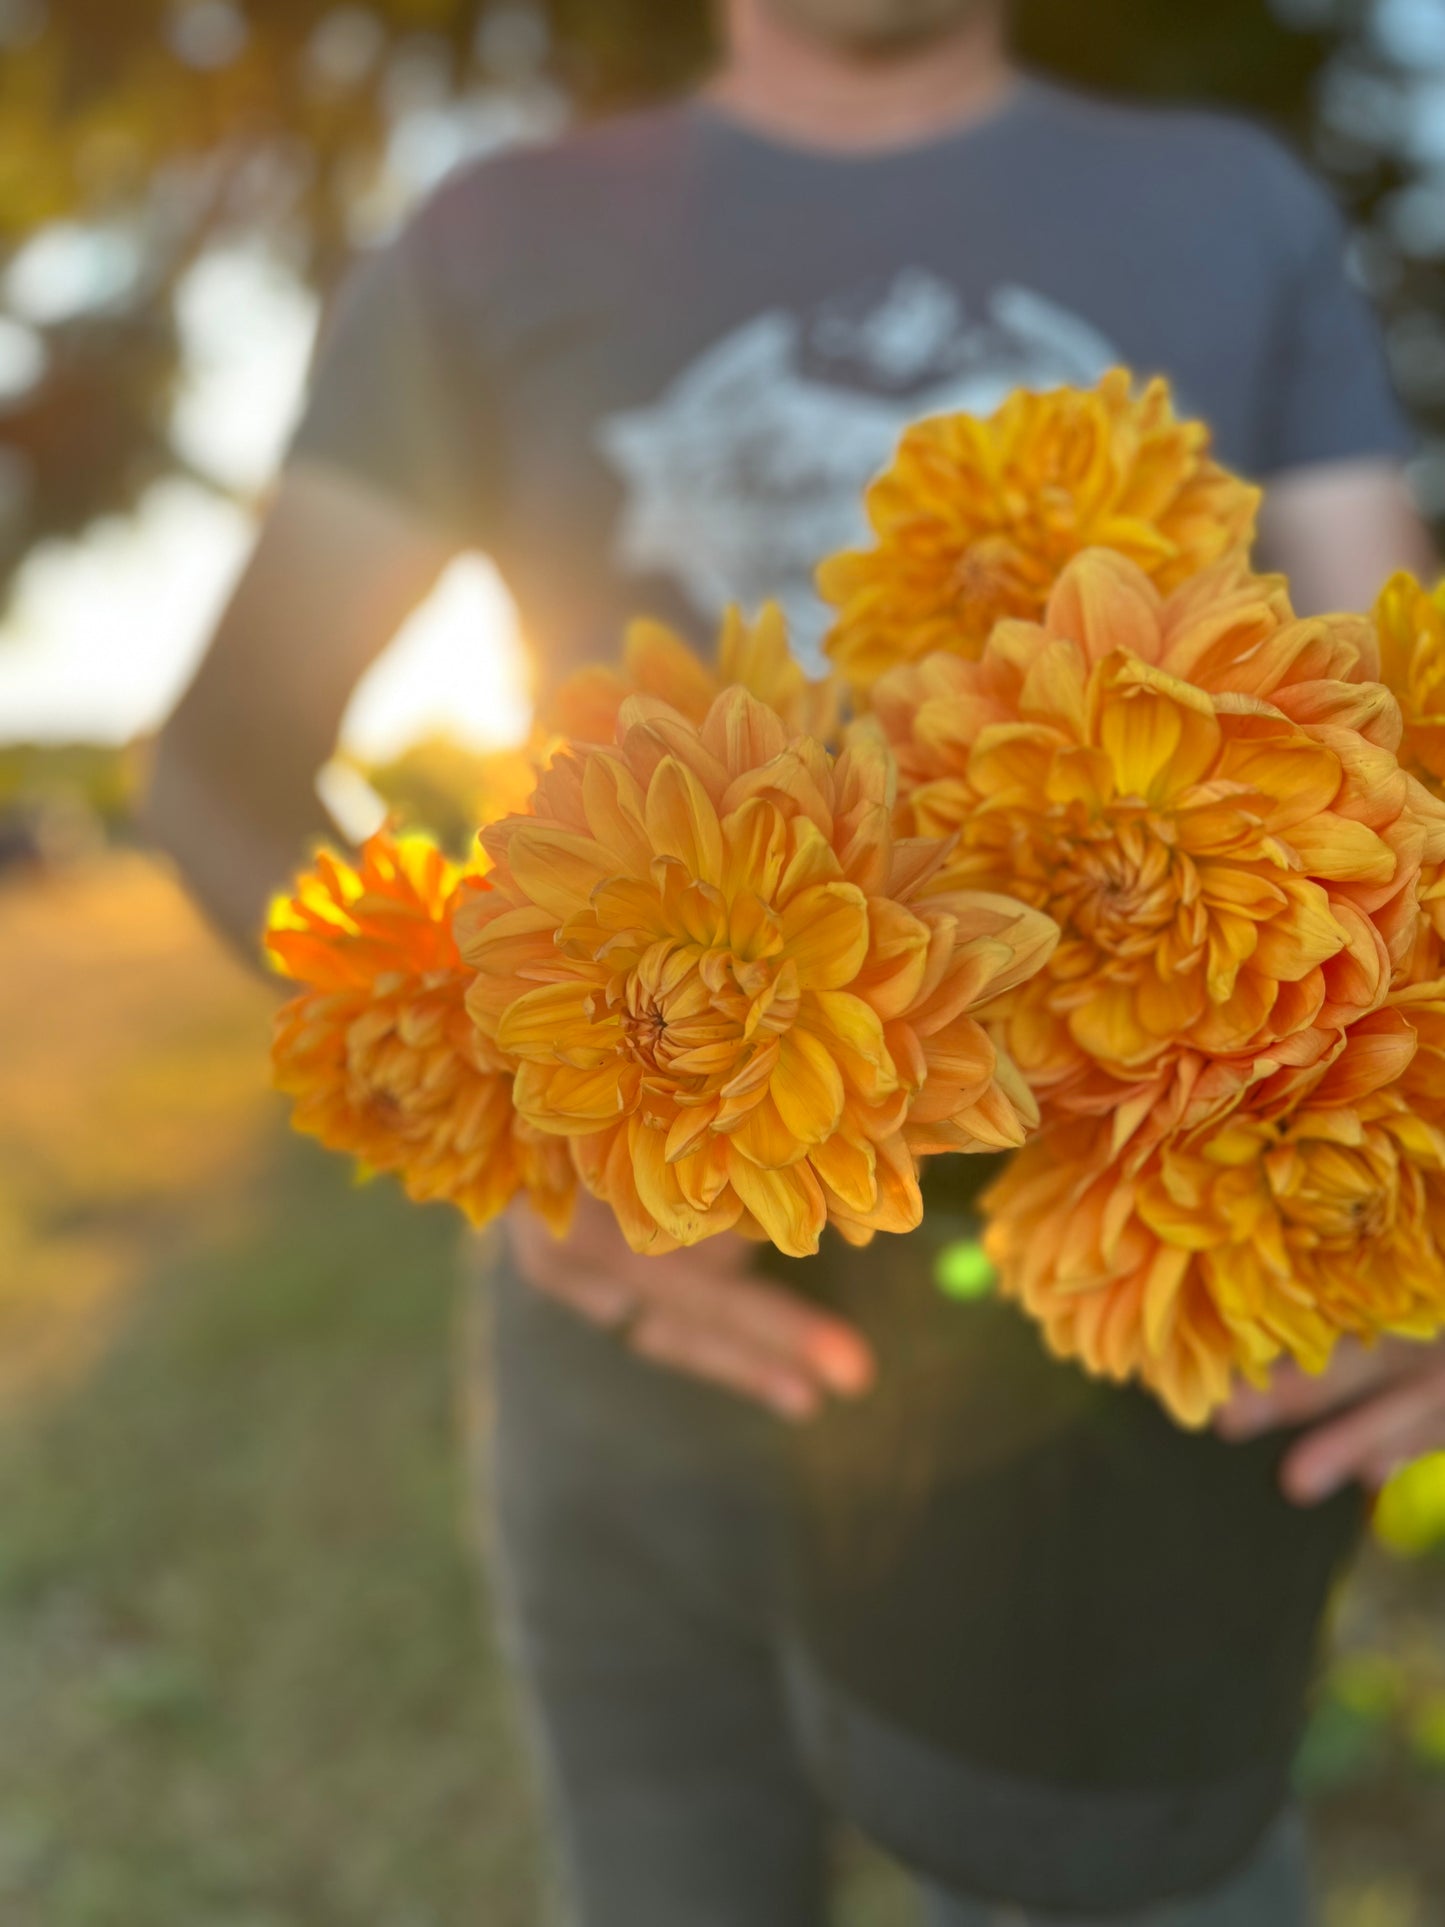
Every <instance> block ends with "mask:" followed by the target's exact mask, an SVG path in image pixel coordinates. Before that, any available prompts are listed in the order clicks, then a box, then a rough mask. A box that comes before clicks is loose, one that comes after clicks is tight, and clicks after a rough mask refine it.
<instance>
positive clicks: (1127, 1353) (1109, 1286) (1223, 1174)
mask: <svg viewBox="0 0 1445 1927" xmlns="http://www.w3.org/2000/svg"><path fill="white" fill-rule="evenodd" d="M1430 1023H1431V1024H1432V1025H1433V1027H1434V1030H1435V1041H1433V1042H1432V1044H1431V1047H1430V1048H1431V1057H1432V1063H1431V1065H1430V1067H1429V1072H1428V1073H1427V1075H1428V1076H1429V1077H1430V1079H1431V1080H1432V1081H1433V1083H1434V1088H1435V1091H1436V1102H1435V1104H1434V1107H1433V1115H1432V1116H1426V1115H1422V1114H1421V1112H1420V1111H1418V1110H1416V1109H1415V1108H1413V1107H1412V1103H1411V1101H1410V1096H1411V1087H1410V1084H1409V1081H1408V1078H1406V1079H1405V1081H1404V1082H1403V1083H1402V1082H1401V1079H1402V1077H1404V1074H1405V1072H1406V1070H1407V1067H1408V1066H1409V1064H1410V1062H1411V1059H1412V1056H1413V1055H1414V1053H1415V1052H1416V1046H1417V1033H1416V1027H1415V1025H1414V1023H1412V1022H1409V1021H1407V1020H1406V1013H1403V1012H1398V1011H1394V1010H1386V1011H1381V1012H1378V1013H1376V1014H1375V1015H1374V1016H1372V1017H1368V1018H1366V1019H1364V1020H1363V1021H1362V1023H1361V1024H1360V1025H1358V1026H1356V1028H1355V1030H1354V1031H1353V1032H1352V1033H1351V1035H1350V1037H1349V1038H1348V1040H1346V1041H1345V1042H1344V1044H1343V1046H1342V1048H1341V1049H1340V1051H1339V1052H1338V1054H1337V1056H1336V1057H1335V1059H1334V1061H1333V1063H1332V1064H1331V1065H1330V1066H1329V1067H1328V1068H1327V1069H1326V1070H1325V1071H1323V1073H1322V1074H1320V1075H1319V1076H1318V1077H1317V1079H1316V1081H1315V1085H1314V1088H1313V1090H1312V1091H1311V1092H1310V1093H1309V1094H1308V1095H1307V1096H1305V1097H1304V1098H1303V1100H1301V1101H1298V1102H1295V1103H1294V1104H1292V1105H1289V1106H1287V1107H1286V1108H1284V1109H1278V1108H1275V1107H1274V1106H1272V1105H1270V1104H1269V1103H1268V1102H1267V1101H1261V1102H1251V1104H1250V1105H1249V1107H1248V1108H1247V1109H1244V1108H1241V1109H1240V1110H1239V1111H1237V1112H1235V1113H1234V1114H1232V1115H1230V1116H1228V1117H1226V1118H1224V1119H1223V1120H1221V1121H1219V1122H1217V1123H1215V1124H1213V1125H1211V1126H1209V1127H1208V1128H1207V1129H1205V1130H1203V1131H1200V1132H1196V1133H1189V1134H1185V1133H1181V1134H1178V1135H1176V1136H1174V1137H1171V1138H1170V1139H1168V1140H1166V1141H1165V1142H1164V1143H1162V1144H1160V1145H1156V1146H1155V1147H1154V1148H1153V1149H1152V1150H1151V1151H1150V1152H1149V1153H1148V1155H1147V1156H1146V1157H1145V1158H1143V1159H1142V1160H1125V1161H1123V1162H1120V1161H1118V1160H1116V1159H1115V1158H1114V1157H1113V1155H1112V1153H1111V1145H1110V1133H1109V1130H1108V1127H1107V1125H1106V1124H1105V1123H1104V1122H1103V1121H1102V1120H1101V1121H1098V1122H1094V1121H1091V1120H1080V1121H1076V1122H1073V1123H1068V1124H1065V1125H1063V1126H1060V1127H1057V1128H1055V1129H1053V1130H1049V1131H1046V1132H1045V1133H1044V1134H1043V1135H1042V1136H1041V1137H1039V1138H1037V1139H1035V1140H1034V1141H1033V1143H1031V1144H1030V1145H1029V1146H1028V1147H1027V1148H1026V1149H1025V1150H1024V1151H1022V1152H1021V1153H1020V1154H1019V1156H1018V1157H1017V1158H1016V1159H1015V1160H1014V1162H1013V1164H1012V1165H1011V1166H1010V1168H1009V1170H1008V1171H1007V1172H1006V1173H1005V1174H1004V1176H1003V1178H1002V1179H1001V1181H1000V1182H999V1183H998V1184H996V1185H995V1186H994V1187H993V1189H992V1191H991V1192H990V1193H989V1196H988V1198H987V1199H986V1200H985V1206H986V1209H987V1210H988V1211H989V1213H990V1224H989V1229H988V1232H987V1237H986V1243H987V1248H988V1251H989V1253H990V1255H991V1257H992V1258H993V1261H994V1263H995V1264H996V1265H997V1266H998V1269H999V1274H1000V1281H1001V1286H1002V1288H1003V1290H1004V1291H1006V1292H1007V1293H1009V1294H1010V1295H1012V1296H1014V1297H1016V1298H1018V1299H1019V1300H1020V1301H1021V1302H1022V1304H1023V1307H1024V1309H1025V1310H1026V1311H1027V1312H1028V1313H1029V1314H1030V1315H1031V1316H1032V1317H1033V1318H1035V1319H1037V1320H1038V1322H1039V1324H1040V1325H1041V1326H1042V1328H1043V1331H1044V1334H1045V1337H1046V1339H1047V1342H1048V1344H1049V1346H1050V1348H1051V1349H1052V1350H1053V1351H1054V1352H1055V1353H1056V1354H1057V1355H1058V1356H1060V1357H1066V1358H1076V1359H1078V1360H1080V1361H1081V1362H1082V1364H1083V1365H1084V1366H1085V1367H1086V1368H1087V1369H1088V1370H1089V1371H1091V1372H1093V1373H1094V1374H1096V1375H1098V1376H1100V1377H1106V1378H1112V1379H1116V1380H1125V1379H1131V1378H1137V1379H1139V1380H1140V1381H1142V1382H1143V1383H1144V1384H1146V1385H1148V1386H1149V1387H1151V1388H1152V1389H1153V1390H1154V1391H1155V1392H1156V1393H1157V1394H1158V1396H1159V1397H1160V1399H1161V1400H1162V1401H1163V1403H1164V1404H1165V1405H1166V1406H1167V1407H1168V1409H1169V1410H1170V1411H1171V1412H1172V1413H1173V1414H1174V1416H1175V1417H1176V1418H1178V1419H1179V1420H1180V1421H1181V1422H1182V1423H1184V1424H1186V1425H1201V1424H1203V1423H1204V1422H1205V1420H1206V1419H1207V1418H1208V1417H1209V1415H1210V1413H1211V1412H1212V1411H1214V1410H1215V1409H1216V1407H1218V1406H1219V1405H1221V1404H1222V1403H1223V1402H1224V1401H1225V1400H1226V1399H1227V1398H1228V1397H1229V1395H1230V1392H1231V1390H1232V1381H1233V1378H1234V1375H1235V1374H1236V1373H1241V1374H1243V1375H1244V1376H1245V1377H1246V1378H1248V1379H1249V1380H1251V1381H1252V1382H1254V1383H1256V1384H1261V1383H1263V1382H1264V1380H1265V1377H1266V1375H1267V1372H1268V1369H1269V1367H1270V1366H1271V1365H1272V1364H1273V1363H1274V1362H1275V1361H1276V1360H1277V1359H1279V1358H1280V1357H1282V1356H1285V1355H1288V1356H1290V1357H1292V1358H1294V1359H1295V1360H1297V1361H1298V1362H1299V1363H1300V1364H1301V1365H1303V1366H1304V1367H1305V1369H1306V1370H1309V1371H1313V1372H1319V1371H1323V1370H1324V1368H1325V1366H1326V1365H1327V1364H1328V1362H1329V1359H1330V1355H1331V1352H1332V1350H1333V1348H1334V1345H1335V1343H1336V1341H1337V1340H1338V1339H1339V1338H1340V1337H1342V1336H1346V1335H1348V1336H1350V1337H1353V1338H1357V1339H1362V1340H1365V1341H1367V1342H1368V1341H1369V1340H1371V1339H1373V1338H1375V1337H1378V1336H1380V1335H1382V1334H1385V1333H1394V1334H1397V1335H1401V1336H1406V1337H1412V1338H1429V1337H1433V1336H1434V1335H1436V1334H1437V1333H1438V1332H1439V1331H1440V1330H1441V1328H1442V1326H1445V1130H1442V1128H1441V1117H1440V1111H1441V1106H1440V1103H1439V1093H1440V1089H1441V1085H1440V1066H1441V1062H1442V1058H1441V1056H1440V1053H1439V1048H1438V1038H1439V1035H1440V1028H1441V1025H1440V1013H1439V1010H1438V1009H1437V1010H1435V1011H1434V1012H1432V1013H1431V1017H1430Z"/></svg>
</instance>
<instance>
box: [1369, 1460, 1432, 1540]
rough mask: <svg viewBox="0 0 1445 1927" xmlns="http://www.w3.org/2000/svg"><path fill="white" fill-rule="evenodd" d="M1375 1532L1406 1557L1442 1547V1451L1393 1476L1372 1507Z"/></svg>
mask: <svg viewBox="0 0 1445 1927" xmlns="http://www.w3.org/2000/svg"><path fill="white" fill-rule="evenodd" d="M1375 1533H1376V1536H1377V1537H1378V1538H1379V1540H1380V1541H1381V1543H1382V1544H1383V1545H1386V1546H1388V1547H1389V1548H1390V1550H1391V1551H1392V1552H1397V1553H1400V1554H1402V1555H1404V1556H1405V1557H1407V1558H1408V1557H1411V1556H1414V1555H1418V1554H1420V1553H1424V1552H1433V1551H1435V1550H1436V1549H1437V1548H1445V1452H1435V1453H1432V1454H1431V1455H1430V1457H1429V1458H1426V1459H1420V1460H1419V1461H1418V1462H1417V1463H1416V1464H1414V1465H1411V1466H1407V1467H1406V1469H1405V1470H1404V1471H1403V1472H1399V1473H1397V1474H1396V1475H1395V1477H1394V1478H1393V1479H1392V1480H1391V1481H1390V1483H1389V1485H1388V1486H1386V1488H1385V1490H1384V1492H1383V1493H1382V1494H1381V1496H1380V1503H1379V1505H1378V1506H1377V1507H1376V1510H1375Z"/></svg>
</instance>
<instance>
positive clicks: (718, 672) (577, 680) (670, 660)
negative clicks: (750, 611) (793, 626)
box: [553, 602, 840, 743]
mask: <svg viewBox="0 0 1445 1927" xmlns="http://www.w3.org/2000/svg"><path fill="white" fill-rule="evenodd" d="M734 685H738V686H740V687H742V688H743V689H746V690H747V691H748V692H749V693H750V694H751V695H753V696H756V697H757V699H758V701H759V702H761V703H766V705H767V706H768V708H769V709H772V710H775V711H776V712H777V714H778V715H779V716H781V717H782V719H783V722H784V723H785V724H786V725H787V727H788V730H789V731H790V732H791V733H792V734H793V735H802V736H813V737H816V738H817V739H818V740H819V741H820V742H826V741H828V740H830V739H831V737H832V736H833V735H834V734H835V732H836V730H837V727H838V719H839V708H840V690H839V685H838V682H837V679H836V677H832V676H828V677H825V678H824V679H823V680H822V681H821V682H814V681H812V680H810V678H809V677H808V676H806V675H805V674H804V672H803V669H802V667H801V665H800V664H799V662H798V661H797V659H796V657H795V656H794V655H793V653H792V651H791V650H790V649H789V647H788V623H787V617H786V616H785V615H784V614H783V612H782V610H781V609H780V608H779V607H778V605H777V604H776V603H775V602H769V603H765V604H764V606H763V609H762V611H761V613H760V614H759V616H758V619H757V621H756V622H753V623H749V622H747V621H745V620H744V618H743V615H742V612H741V610H739V609H736V608H732V609H729V610H728V612H727V614H726V616H725V617H724V618H723V623H722V628H721V629H720V631H719V632H718V643H717V654H716V658H715V661H714V663H713V666H712V667H711V668H709V667H708V665H707V664H706V663H704V662H701V661H699V659H698V657H697V655H696V653H695V652H694V651H693V650H692V649H691V648H690V647H689V646H688V644H687V643H686V642H685V641H684V640H683V638H682V637H681V636H679V635H678V634H677V633H676V632H675V631H674V630H672V629H668V628H666V627H665V626H664V625H663V624H662V623H660V622H645V621H644V622H634V623H632V624H630V626H629V627H628V630H627V635H626V639H625V641H624V645H623V661H622V667H621V669H610V668H606V667H603V666H601V665H593V666H591V667H589V668H586V669H580V670H578V671H577V673H576V674H575V675H574V676H570V677H569V678H568V679H567V681H566V682H565V683H563V685H562V687H561V689H560V690H558V692H557V698H556V702H555V704H554V710H553V719H554V721H555V723H556V727H557V731H558V734H559V735H561V736H563V737H565V738H567V739H568V740H569V741H571V742H574V743H610V742H612V741H613V739H614V737H615V736H616V734H617V718H618V713H619V712H620V710H621V708H622V705H623V703H624V702H626V700H627V698H628V697H629V696H654V697H656V698H657V699H658V701H660V702H664V703H666V704H667V705H668V706H669V707H670V708H672V709H675V710H677V711H678V712H679V713H680V714H681V715H683V716H686V717H687V719H688V721H689V722H692V723H696V724H697V725H698V726H699V727H701V725H702V724H703V722H704V721H705V720H706V718H707V713H708V711H709V709H711V707H712V705H713V703H714V702H715V701H716V700H717V698H718V697H719V696H720V695H721V694H722V692H723V690H724V689H729V688H732V687H733V686H734Z"/></svg>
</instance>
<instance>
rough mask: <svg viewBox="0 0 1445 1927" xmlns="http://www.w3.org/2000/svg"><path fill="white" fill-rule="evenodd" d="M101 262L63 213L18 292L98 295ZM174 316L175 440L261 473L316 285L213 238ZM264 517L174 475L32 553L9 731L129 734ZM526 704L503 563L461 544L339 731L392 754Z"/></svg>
mask: <svg viewBox="0 0 1445 1927" xmlns="http://www.w3.org/2000/svg"><path fill="white" fill-rule="evenodd" d="M26 254H29V256H30V258H29V259H28V260H27V259H26V258H25V255H26ZM89 266H90V269H91V271H92V273H93V275H98V274H100V273H101V272H102V271H104V272H107V273H115V272H118V263H117V262H116V261H115V259H114V258H113V250H112V251H111V252H109V253H107V252H106V250H105V249H104V248H102V247H99V246H98V247H97V248H96V249H95V251H94V253H93V254H91V255H90V257H89ZM86 269H87V254H86V236H85V235H84V233H83V232H79V231H74V230H68V231H66V232H65V233H64V234H63V235H60V236H56V235H55V234H54V233H52V234H51V235H50V236H49V237H47V238H46V240H45V246H44V248H43V249H37V250H36V251H35V252H34V253H31V252H30V250H26V251H25V254H22V256H21V257H20V259H19V261H18V262H17V263H16V266H15V268H14V269H13V270H12V275H11V277H10V282H9V285H8V286H7V288H6V293H7V296H8V297H9V300H10V305H11V306H12V309H24V308H28V309H30V310H31V311H39V310H41V309H47V306H49V308H51V309H53V304H54V303H55V302H56V301H62V302H63V301H65V300H67V299H70V298H75V299H80V300H84V299H86V298H89V297H90V295H91V293H92V289H91V287H90V285H89V284H87V283H86ZM179 318H180V323H181V327H182V331H183V338H184V342H185V348H186V363H187V372H186V378H185V380H184V382H183V385H182V388H181V392H180V394H179V395H178V397H177V401H176V405H175V414H174V417H173V423H172V427H173V433H174V437H175V442H176V446H177V448H178V449H179V450H180V451H181V452H182V453H183V454H184V456H185V457H186V459H187V461H188V462H189V463H190V464H191V465H192V466H193V467H194V468H195V469H196V470H197V471H198V472H199V473H200V474H202V475H205V476H207V477H209V478H213V479H215V480H216V481H218V482H220V483H223V484H225V485H227V486H229V487H233V488H237V489H240V490H242V491H246V492H249V491H253V490H256V489H258V488H261V487H264V485H265V483H266V482H267V480H268V479H269V477H270V476H271V474H272V473H273V472H274V469H275V466H276V463H277V462H278V460H279V458H280V456H281V454H282V452H283V450H284V448H285V446H286V442H287V439H288V437H289V434H290V431H291V427H292V425H293V423H294V421H295V417H296V413H297V410H298V408H299V407H300V404H301V399H302V393H303V387H304V379H305V371H306V368H307V365H308V362H309V358H310V353H311V346H312V340H313V336H314V333H315V327H316V318H317V317H316V304H315V301H314V299H313V298H312V296H311V295H310V294H309V292H308V291H307V290H306V289H305V288H304V287H303V286H302V285H301V284H299V283H298V282H297V281H296V280H295V279H294V277H292V276H290V275H288V274H287V273H286V272H285V270H284V269H283V268H282V267H281V266H280V265H279V264H278V263H277V262H276V261H275V260H274V259H272V258H270V257H269V256H268V255H267V254H266V253H265V252H264V251H263V250H262V249H261V248H260V247H259V246H257V247H227V248H218V249H216V250H214V251H212V252H211V253H210V254H208V255H207V256H204V257H203V258H202V259H201V260H200V261H199V262H198V263H197V265H196V267H195V268H194V269H193V270H192V271H191V273H190V275H189V277H188V279H187V281H186V283H185V285H184V287H183V290H182V294H181V299H180V304H179ZM252 534H253V531H252V526H251V522H250V519H249V518H248V516H247V515H246V514H245V513H244V512H243V511H242V510H241V509H239V508H238V507H236V506H235V505H234V503H233V502H231V501H229V500H228V499H226V498H225V497H223V496H220V495H217V494H215V493H213V492H212V491H211V490H209V489H207V488H206V487H205V486H203V484H201V483H200V482H197V481H181V480H169V481H166V482H163V483H160V484H158V485H157V486H155V487H154V488H152V489H151V490H150V491H149V493H148V494H147V495H146V497H145V498H144V500H143V501H142V502H141V504H140V506H139V508H138V510H137V512H136V513H135V514H134V515H133V516H131V517H128V518H125V519H121V518H112V519H109V520H107V521H105V522H102V523H99V524H97V525H96V526H95V527H93V528H92V529H90V530H89V531H88V532H87V533H86V534H84V535H83V536H82V537H81V538H80V539H78V540H76V541H72V542H54V543H49V544H46V545H44V546H43V547H42V548H41V549H39V550H37V551H36V552H35V553H34V554H32V555H31V556H30V557H29V558H28V559H27V561H26V563H25V564H24V566H23V568H22V570H21V573H20V577H19V579H18V582H17V584H16V592H15V597H14V601H13V605H12V607H11V610H10V612H9V614H8V616H7V618H6V620H5V621H4V622H3V624H0V742H51V741H70V742H75V741H85V742H97V743H120V742H125V741H126V740H128V739H129V738H130V737H132V736H135V735H136V734H138V733H140V732H143V731H147V730H150V729H153V728H154V727H156V725H157V724H159V723H160V722H161V721H162V720H163V719H164V717H165V715H166V713H167V712H168V710H169V709H170V707H171V705H172V704H173V703H174V702H175V700H176V698H177V697H178V695H179V694H180V692H181V690H182V689H183V688H184V686H185V684H186V682H187V680H188V679H189V677H190V675H191V672H192V670H193V669H194V667H195V665H196V663H197V662H198V661H199V659H200V656H201V653H202V652H203V650H204V648H205V645H206V641H207V639H208V637H209V635H210V632H211V629H212V626H213V624H214V623H215V620H216V617H217V616H218V614H219V613H220V611H221V608H222V607H223V605H224V603H225V599H226V596H227V594H228V593H229V590H230V588H231V586H232V584H233V583H234V581H235V579H236V576H237V574H238V573H239V571H240V569H241V567H242V566H243V564H244V561H245V558H246V555H247V553H248V550H249V548H250V544H251V541H252ZM527 723H528V709H527V701H526V696H525V682H524V674H523V665H522V657H521V651H520V647H519V644H518V641H517V633H516V619H515V611H514V610H513V607H512V605H511V602H510V598H509V597H508V595H507V593H506V591H505V589H504V588H503V586H502V584H501V582H500V581H499V580H498V578H497V576H496V573H495V571H494V570H493V569H492V568H491V567H490V565H489V564H487V563H486V562H485V561H484V560H483V559H482V558H480V557H476V558H465V559H463V560H462V561H459V562H458V563H457V564H456V565H455V566H454V568H453V569H452V570H451V571H450V572H449V574H448V576H447V577H446V578H445V579H444V580H443V582H442V583H441V585H440V587H439V588H438V591H437V593H436V595H435V596H434V597H433V598H432V599H431V601H430V602H429V603H428V604H427V605H426V607H425V608H423V609H422V610H419V611H418V612H417V614H416V616H415V617H414V618H413V619H412V621H411V622H410V623H409V624H408V625H407V627H406V628H405V629H404V630H403V631H402V633H401V634H400V635H399V636H398V638H397V639H396V641H395V642H394V643H393V644H392V646H391V648H390V649H389V650H388V651H387V652H386V654H385V655H384V656H383V658H382V659H381V661H380V662H379V663H378V664H377V665H376V666H375V668H374V669H373V670H372V671H371V672H370V674H369V675H368V676H367V677H366V678H365V679H364V681H363V683H362V685H361V686H360V687H359V689H358V691H357V695H356V700H355V701H354V703H353V704H352V706H351V709H350V711H349V712H348V715H347V719H346V723H345V725H344V728H343V737H342V740H343V744H344V745H345V747H347V748H349V749H352V750H354V751H356V752H357V753H359V754H361V755H363V756H367V757H384V756H387V755H390V754H392V753H394V752H395V751H396V750H397V749H399V748H401V747H403V746H404V745H405V744H406V743H408V742H411V741H414V740H416V739H417V738H418V737H419V736H421V735H424V734H428V733H432V732H434V731H436V730H440V729H445V730H446V731H447V732H449V733H450V734H451V735H452V736H453V737H456V738H458V739H459V740H461V741H463V742H465V743H469V744H474V745H476V746H478V747H490V746H492V745H495V744H499V743H508V742H515V741H516V740H518V739H519V738H520V737H521V736H522V735H524V734H525V732H526V728H527Z"/></svg>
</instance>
